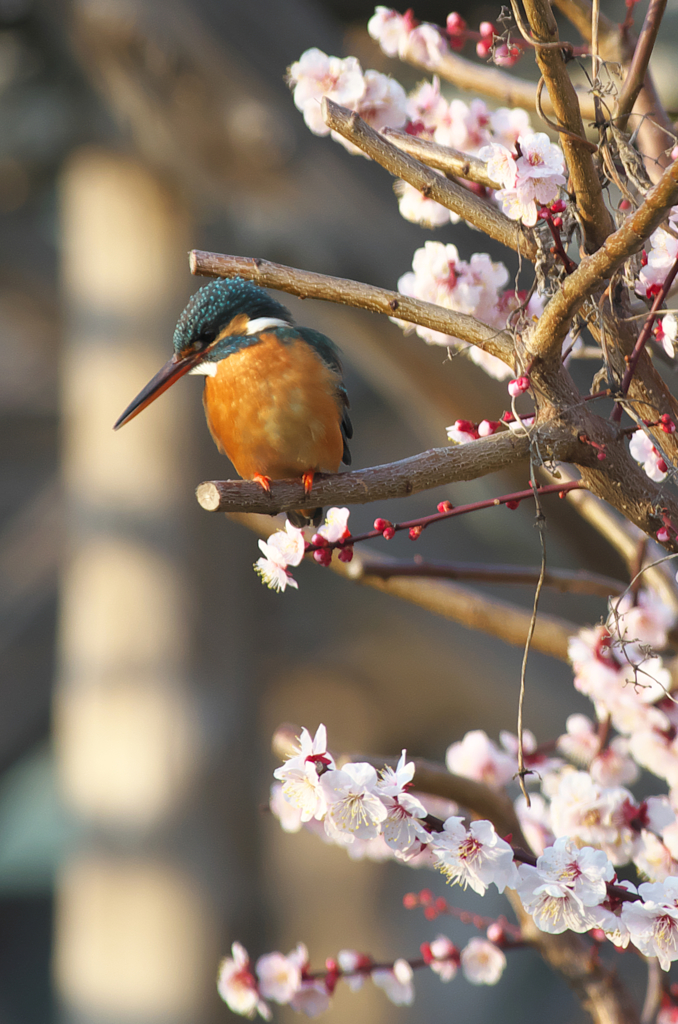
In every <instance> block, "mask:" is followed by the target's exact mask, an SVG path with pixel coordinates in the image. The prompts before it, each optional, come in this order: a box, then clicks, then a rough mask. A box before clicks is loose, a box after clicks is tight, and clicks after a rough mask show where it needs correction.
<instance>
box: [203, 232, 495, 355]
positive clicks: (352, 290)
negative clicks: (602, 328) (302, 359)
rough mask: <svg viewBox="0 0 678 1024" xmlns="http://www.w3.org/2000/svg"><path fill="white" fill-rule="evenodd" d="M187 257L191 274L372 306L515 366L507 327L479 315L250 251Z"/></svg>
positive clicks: (365, 306) (311, 296) (328, 300)
mask: <svg viewBox="0 0 678 1024" xmlns="http://www.w3.org/2000/svg"><path fill="white" fill-rule="evenodd" d="M189 261H190V268H191V273H192V274H197V275H202V276H204V277H244V278H246V279H247V280H248V281H255V282H256V283H257V284H259V285H261V286H262V287H263V288H277V289H278V290H279V291H282V292H289V294H291V295H298V296H299V297H300V298H302V299H325V300H326V301H327V302H340V303H342V304H343V305H345V306H355V307H357V308H358V309H369V310H371V311H372V312H373V313H384V314H385V315H386V316H397V317H398V319H399V320H405V321H407V323H412V324H419V325H420V326H421V327H430V328H431V329H432V330H434V331H440V332H441V333H442V334H447V335H450V336H451V337H453V338H459V339H460V340H461V341H466V342H468V343H469V344H470V345H476V346H477V347H478V348H482V349H483V350H484V351H485V352H489V353H490V354H491V355H493V356H496V357H497V358H498V359H501V360H503V362H505V363H507V364H508V365H509V366H511V367H512V366H513V365H514V357H513V338H512V337H511V335H510V334H509V332H508V331H498V330H497V329H496V328H494V327H489V326H488V325H487V324H484V323H482V322H481V321H480V320H476V319H475V317H472V316H467V315H466V314H465V313H455V312H453V311H452V310H450V309H444V308H443V307H442V306H436V305H435V304H434V303H432V302H423V301H422V300H421V299H411V298H408V296H406V295H401V294H400V293H399V292H391V291H388V290H387V289H386V288H377V287H375V286H374V285H371V284H363V283H362V282H361V281H349V280H347V279H346V278H343V277H327V276H326V275H325V274H314V273H312V272H311V271H309V270H296V269H295V268H294V267H285V266H283V265H282V264H280V263H269V262H268V260H260V259H256V258H253V257H250V256H225V255H221V254H219V253H214V252H202V251H201V250H199V249H193V251H192V252H191V253H190V255H189Z"/></svg>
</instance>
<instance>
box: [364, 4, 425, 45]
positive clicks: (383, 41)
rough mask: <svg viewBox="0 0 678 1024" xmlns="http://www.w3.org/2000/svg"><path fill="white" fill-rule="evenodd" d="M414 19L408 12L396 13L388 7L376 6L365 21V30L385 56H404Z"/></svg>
mask: <svg viewBox="0 0 678 1024" xmlns="http://www.w3.org/2000/svg"><path fill="white" fill-rule="evenodd" d="M414 26H415V21H414V19H413V17H412V15H411V13H410V12H408V13H407V14H398V12H397V11H394V10H391V8H390V7H376V8H375V11H374V14H373V15H372V17H371V18H370V20H369V21H368V23H367V31H368V32H369V34H370V35H371V36H372V39H374V40H375V41H376V42H377V43H379V46H380V47H381V49H382V50H383V51H384V53H385V54H386V56H387V57H404V56H405V54H406V53H407V42H408V39H409V35H410V32H411V31H412V29H413V28H414Z"/></svg>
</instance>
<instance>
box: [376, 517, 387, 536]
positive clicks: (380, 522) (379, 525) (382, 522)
mask: <svg viewBox="0 0 678 1024" xmlns="http://www.w3.org/2000/svg"><path fill="white" fill-rule="evenodd" d="M390 525H391V524H390V523H389V521H388V519H375V520H374V529H375V530H379V532H380V533H381V531H382V530H385V529H386V527H387V526H390Z"/></svg>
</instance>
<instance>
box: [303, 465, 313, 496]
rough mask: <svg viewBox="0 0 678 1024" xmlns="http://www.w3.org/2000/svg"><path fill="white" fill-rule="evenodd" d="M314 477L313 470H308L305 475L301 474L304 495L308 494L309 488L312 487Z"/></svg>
mask: <svg viewBox="0 0 678 1024" xmlns="http://www.w3.org/2000/svg"><path fill="white" fill-rule="evenodd" d="M314 476H315V470H314V469H309V471H308V472H307V473H303V474H302V477H301V479H302V480H303V481H304V494H310V493H311V488H312V487H313V477H314Z"/></svg>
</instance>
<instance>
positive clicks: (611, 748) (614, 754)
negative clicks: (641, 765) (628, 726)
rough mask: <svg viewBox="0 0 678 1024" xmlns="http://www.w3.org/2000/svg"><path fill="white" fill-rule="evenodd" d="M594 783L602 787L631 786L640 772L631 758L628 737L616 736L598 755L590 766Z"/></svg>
mask: <svg viewBox="0 0 678 1024" xmlns="http://www.w3.org/2000/svg"><path fill="white" fill-rule="evenodd" d="M589 772H590V775H591V778H592V779H593V781H594V782H597V783H599V784H600V785H601V786H622V785H625V784H626V785H631V784H632V783H634V782H636V781H637V779H638V776H639V774H640V772H639V771H638V765H637V764H636V762H635V761H634V760H633V758H632V757H630V756H629V741H628V739H627V737H626V736H615V738H614V739H613V740H612V742H611V743H610V744H609V745H608V746H607V747H605V748H604V749H603V750H601V751H600V753H599V754H597V755H596V756H595V757H594V759H593V761H592V762H591V764H590V766H589Z"/></svg>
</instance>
